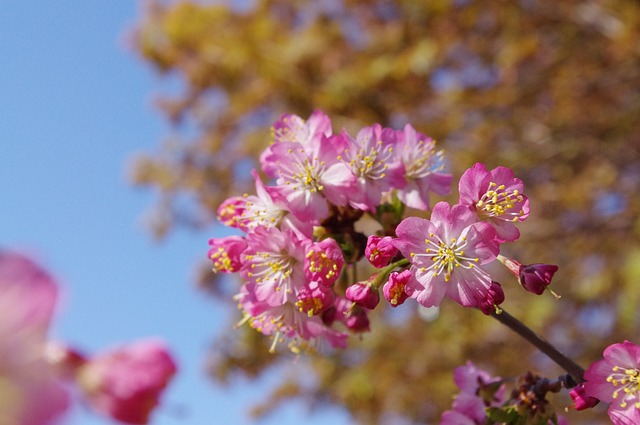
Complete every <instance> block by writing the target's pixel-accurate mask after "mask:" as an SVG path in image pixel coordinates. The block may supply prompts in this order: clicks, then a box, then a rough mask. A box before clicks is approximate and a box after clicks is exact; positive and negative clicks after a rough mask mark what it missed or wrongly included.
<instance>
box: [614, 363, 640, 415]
mask: <svg viewBox="0 0 640 425" xmlns="http://www.w3.org/2000/svg"><path fill="white" fill-rule="evenodd" d="M612 370H613V373H612V374H611V375H609V376H608V377H607V382H609V383H611V384H612V385H613V386H614V387H615V388H616V389H615V390H614V391H613V395H612V397H613V398H614V399H618V398H621V400H620V407H622V408H625V407H627V404H628V402H629V401H633V400H634V399H635V401H633V402H634V404H635V407H636V408H637V409H640V401H639V400H638V399H637V397H638V392H639V391H640V371H638V369H627V368H625V367H620V366H614V367H613V369H612Z"/></svg>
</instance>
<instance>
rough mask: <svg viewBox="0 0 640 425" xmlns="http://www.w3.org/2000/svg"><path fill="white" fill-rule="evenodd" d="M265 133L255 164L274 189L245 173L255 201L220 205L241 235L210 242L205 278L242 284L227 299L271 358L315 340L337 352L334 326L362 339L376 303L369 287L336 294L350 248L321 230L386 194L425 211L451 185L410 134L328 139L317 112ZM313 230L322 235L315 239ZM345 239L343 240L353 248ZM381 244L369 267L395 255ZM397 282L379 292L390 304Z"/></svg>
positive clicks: (432, 153) (372, 208)
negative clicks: (231, 276) (284, 346)
mask: <svg viewBox="0 0 640 425" xmlns="http://www.w3.org/2000/svg"><path fill="white" fill-rule="evenodd" d="M272 130H273V131H272V134H273V143H272V144H271V145H270V146H269V147H268V148H267V149H266V150H265V151H264V152H263V153H262V155H261V156H260V163H261V168H262V171H263V172H264V174H265V175H267V176H268V177H270V178H272V179H273V183H274V184H273V185H271V186H267V185H265V184H264V183H263V182H262V181H261V179H260V177H259V176H258V173H257V172H255V171H254V172H253V177H254V179H255V185H256V194H255V195H245V196H239V197H233V198H229V199H227V200H226V201H224V202H223V203H222V205H220V207H219V208H218V218H219V220H220V221H221V222H222V223H224V224H225V225H227V226H230V227H234V228H237V229H239V230H241V231H242V232H244V235H242V236H229V237H225V238H214V239H211V240H210V241H209V245H210V249H209V254H208V256H209V258H210V259H211V261H212V263H213V268H214V271H219V272H225V273H238V274H239V275H240V276H241V277H242V279H243V285H242V287H241V288H240V290H239V293H238V295H237V296H236V299H237V301H238V304H239V307H240V308H241V309H242V311H243V314H244V321H246V322H248V323H249V324H250V325H251V326H252V327H253V328H255V329H256V330H258V331H259V332H262V333H263V334H266V335H271V336H272V338H273V346H272V349H273V348H275V345H276V344H277V343H278V342H279V341H281V340H284V339H286V340H288V341H289V342H290V345H291V348H292V349H293V350H294V351H297V350H299V348H300V345H302V344H303V343H304V345H309V343H310V345H311V346H314V345H317V344H318V343H320V342H321V341H328V342H329V343H330V344H331V345H332V346H334V347H344V346H345V344H346V337H347V334H346V333H345V332H344V331H342V330H339V329H338V328H336V327H335V326H336V325H337V324H338V323H342V324H343V325H344V326H345V327H346V328H347V329H348V330H351V331H354V332H361V331H364V330H368V328H369V322H368V319H367V316H366V310H367V309H371V308H373V307H374V306H375V305H376V304H377V302H378V300H379V295H378V288H377V286H371V285H372V284H373V281H370V282H369V283H368V284H366V283H362V284H359V285H358V286H352V287H350V288H349V289H348V290H347V291H346V292H345V291H344V288H342V289H341V290H336V281H337V280H338V278H339V277H340V276H341V273H342V269H343V266H344V264H345V252H343V248H344V246H341V243H343V244H349V241H343V240H341V236H344V235H339V234H338V235H336V234H335V229H329V227H330V226H329V225H328V224H327V222H328V221H332V220H333V221H337V222H340V223H343V222H344V223H347V224H346V227H348V226H349V224H352V223H353V220H351V219H350V218H349V216H351V217H356V218H357V217H359V216H360V215H362V214H363V213H364V212H369V213H375V212H376V209H377V208H378V207H379V206H380V205H381V204H382V203H384V202H385V200H389V199H391V196H392V195H394V194H395V195H397V197H398V198H399V199H400V200H402V202H404V203H405V204H406V205H407V206H409V207H413V208H420V209H428V208H429V196H430V193H436V194H439V195H445V194H447V193H449V191H450V189H449V186H450V183H451V178H452V177H451V175H450V174H447V173H445V172H444V171H443V170H444V160H443V154H442V152H441V151H437V150H436V148H435V142H434V141H433V140H432V139H430V138H428V137H426V136H424V135H423V134H421V133H419V132H416V131H415V130H414V129H413V128H412V127H411V126H410V125H407V126H406V127H405V128H404V130H402V131H396V130H393V129H390V128H383V127H382V126H380V125H378V124H375V125H373V126H371V127H366V128H363V129H362V130H360V131H359V132H358V133H357V134H356V135H355V137H354V136H351V135H350V134H348V133H347V132H346V131H345V130H343V131H341V132H339V133H333V131H332V128H331V122H330V120H329V117H327V116H326V115H325V114H323V113H322V112H319V111H317V112H314V113H313V114H312V115H311V116H310V117H309V119H308V120H306V121H305V120H303V119H302V118H300V117H298V116H295V115H283V116H282V118H281V119H280V120H279V121H277V122H276V123H275V124H274V125H273V129H272ZM349 220H351V221H349ZM322 226H324V227H325V231H324V232H318V229H320V228H321V227H322ZM314 231H315V232H314ZM332 232H333V233H332ZM323 233H324V236H321V234H323ZM353 236H355V233H353V232H352V233H351V234H349V235H348V237H347V238H346V239H351V242H353V239H354V238H353ZM390 239H391V238H389V237H387V238H385V239H384V240H383V242H382V243H379V244H378V245H377V248H376V249H375V250H374V251H371V246H367V250H368V251H367V255H368V257H369V258H370V259H371V260H372V261H373V263H374V264H376V265H378V266H381V265H382V264H383V263H384V264H388V263H389V261H390V260H391V258H392V257H394V256H396V254H397V249H396V248H395V247H394V246H393V244H392V243H391V241H390ZM339 240H340V241H341V242H340V243H339V242H338V241H339ZM360 256H362V252H359V253H357V254H356V257H360ZM374 257H375V258H374ZM403 276H404V275H403ZM407 277H408V276H407ZM397 281H398V283H397V284H395V285H394V288H393V289H388V290H385V294H389V295H388V296H389V297H392V298H393V299H394V300H395V301H394V305H397V304H400V303H401V302H402V301H404V298H406V296H405V293H404V283H400V282H401V281H402V282H404V281H406V278H404V280H402V279H397ZM398 288H399V289H398ZM345 296H346V298H345Z"/></svg>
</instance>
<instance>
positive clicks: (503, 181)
mask: <svg viewBox="0 0 640 425" xmlns="http://www.w3.org/2000/svg"><path fill="white" fill-rule="evenodd" d="M523 190H524V185H523V184H522V180H520V179H518V178H515V177H514V176H513V171H511V170H510V169H509V168H507V167H497V168H495V169H493V170H491V171H487V168H486V166H485V165H484V164H481V163H477V164H475V165H474V166H473V167H471V168H469V169H468V170H467V171H465V172H464V174H463V175H462V177H460V182H459V192H460V201H459V203H460V204H461V205H465V206H467V207H468V208H469V209H470V210H471V211H473V212H475V213H476V214H477V216H478V218H479V219H480V220H485V221H487V222H488V223H490V224H491V225H492V226H494V227H495V229H496V236H497V238H498V241H499V242H505V241H506V242H512V241H515V240H517V239H518V238H519V237H520V232H519V231H518V229H517V228H516V226H515V225H514V223H517V222H519V221H524V220H525V219H526V218H527V217H528V216H529V199H528V198H527V197H526V196H525V195H523V194H522V192H523Z"/></svg>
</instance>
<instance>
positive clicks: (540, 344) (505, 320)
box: [491, 310, 584, 384]
mask: <svg viewBox="0 0 640 425" xmlns="http://www.w3.org/2000/svg"><path fill="white" fill-rule="evenodd" d="M491 316H493V317H495V318H496V319H498V321H499V322H500V323H502V324H503V325H505V326H507V327H508V328H509V329H511V330H512V331H514V332H515V333H517V334H518V335H520V336H521V337H523V338H524V339H526V340H527V341H529V342H530V343H531V344H533V345H534V346H535V347H536V348H537V349H538V350H540V351H542V352H543V353H544V354H545V355H546V356H547V357H549V358H550V359H551V360H553V361H554V362H555V363H556V364H557V365H559V366H560V367H562V368H563V369H564V370H566V371H567V372H568V373H569V374H570V375H571V377H572V378H573V379H574V380H575V382H576V383H578V384H579V383H581V382H584V369H583V368H582V367H581V366H580V365H578V364H577V363H576V362H574V361H573V360H571V359H570V358H568V357H567V356H565V355H564V354H562V353H561V352H560V351H558V349H557V348H556V347H554V346H553V345H551V344H549V343H548V342H547V341H545V340H543V339H542V338H540V337H539V336H538V335H536V333H535V332H533V331H532V330H531V329H530V328H528V327H527V326H526V325H525V324H524V323H522V322H521V321H519V320H518V319H516V318H515V317H513V316H512V315H510V314H509V313H507V312H506V311H504V310H501V312H500V313H497V312H492V313H491Z"/></svg>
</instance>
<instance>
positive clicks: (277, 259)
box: [246, 252, 294, 294]
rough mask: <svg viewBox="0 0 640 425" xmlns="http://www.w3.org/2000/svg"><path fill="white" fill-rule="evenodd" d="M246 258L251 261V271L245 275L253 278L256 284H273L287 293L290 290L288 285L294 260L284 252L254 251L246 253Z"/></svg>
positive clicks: (276, 288)
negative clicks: (250, 253)
mask: <svg viewBox="0 0 640 425" xmlns="http://www.w3.org/2000/svg"><path fill="white" fill-rule="evenodd" d="M246 258H247V260H249V261H252V264H251V271H250V272H249V273H247V276H249V277H252V278H254V279H255V282H256V283H257V284H274V285H275V290H276V291H280V290H282V289H284V290H285V291H286V293H287V294H290V293H291V292H292V288H291V285H290V279H289V277H290V276H291V273H292V272H293V262H294V260H293V259H292V258H291V257H290V256H288V255H286V254H284V253H275V252H256V253H255V254H254V255H247V256H246Z"/></svg>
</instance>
